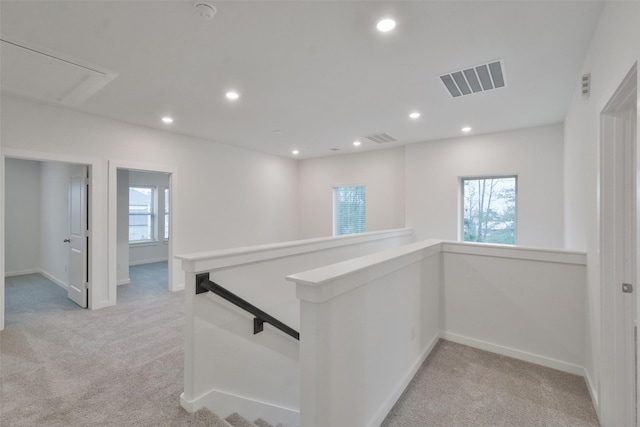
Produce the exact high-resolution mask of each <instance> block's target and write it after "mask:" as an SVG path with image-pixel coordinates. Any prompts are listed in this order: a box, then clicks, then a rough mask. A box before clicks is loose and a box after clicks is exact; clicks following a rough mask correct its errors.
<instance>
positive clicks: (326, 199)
mask: <svg viewBox="0 0 640 427" xmlns="http://www.w3.org/2000/svg"><path fill="white" fill-rule="evenodd" d="M404 162H405V160H404V147H397V148H389V149H385V150H377V151H368V152H364V153H357V154H356V153H354V154H344V155H340V156H329V157H322V158H316V159H303V160H300V161H299V166H298V200H299V207H298V209H299V211H298V218H299V221H300V225H299V235H300V238H301V239H306V238H312V237H326V236H331V235H332V234H333V187H338V186H350V185H364V186H366V203H367V210H366V230H367V231H376V230H384V229H390V228H402V227H404V222H405V219H404V216H405V201H404V193H405V190H404V188H405V182H404Z"/></svg>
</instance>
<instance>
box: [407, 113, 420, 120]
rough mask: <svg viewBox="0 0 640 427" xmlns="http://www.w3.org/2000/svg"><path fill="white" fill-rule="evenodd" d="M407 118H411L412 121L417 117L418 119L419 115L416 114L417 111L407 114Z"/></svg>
mask: <svg viewBox="0 0 640 427" xmlns="http://www.w3.org/2000/svg"><path fill="white" fill-rule="evenodd" d="M409 117H411V118H412V119H417V118H418V117H420V113H418V112H417V111H416V112H413V113H411V114H409Z"/></svg>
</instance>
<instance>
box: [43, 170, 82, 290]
mask: <svg viewBox="0 0 640 427" xmlns="http://www.w3.org/2000/svg"><path fill="white" fill-rule="evenodd" d="M73 168H74V165H71V164H67V163H59V162H43V163H42V177H41V178H42V183H41V188H42V199H41V200H42V202H41V211H40V212H38V217H39V220H40V224H41V234H40V236H39V241H40V242H41V244H40V269H41V271H42V273H43V274H44V275H45V276H47V277H48V278H49V279H51V280H53V281H54V282H56V283H58V284H59V285H62V286H68V285H69V273H68V269H69V244H68V243H65V242H64V239H68V238H69V185H70V182H71V173H72V171H73Z"/></svg>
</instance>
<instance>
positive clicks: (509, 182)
mask: <svg viewBox="0 0 640 427" xmlns="http://www.w3.org/2000/svg"><path fill="white" fill-rule="evenodd" d="M463 191H464V195H463V199H464V241H465V242H484V243H500V244H509V245H513V244H515V241H516V239H515V229H516V178H515V177H509V178H486V179H465V180H463Z"/></svg>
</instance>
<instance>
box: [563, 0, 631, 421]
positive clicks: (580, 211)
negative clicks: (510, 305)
mask: <svg viewBox="0 0 640 427" xmlns="http://www.w3.org/2000/svg"><path fill="white" fill-rule="evenodd" d="M638 22H640V3H639V2H607V3H605V6H604V9H603V12H602V16H601V18H600V21H599V24H598V28H597V30H596V33H595V34H594V37H593V40H592V42H591V45H590V47H589V49H588V51H587V55H586V57H585V62H584V64H583V67H582V70H581V72H582V73H591V83H592V84H591V95H590V97H589V99H588V100H583V99H582V97H581V94H580V92H579V85H578V82H577V81H576V85H575V91H574V95H573V100H572V103H571V105H570V107H569V110H568V112H567V116H566V119H565V156H564V159H565V163H564V169H565V194H566V199H565V224H566V230H565V235H566V245H567V247H569V248H573V249H579V250H586V252H587V259H588V261H587V266H588V270H587V281H588V293H587V302H586V304H587V315H586V319H585V321H586V324H587V332H586V333H587V337H586V341H587V342H586V346H587V352H586V353H587V354H586V357H587V359H586V361H585V366H586V369H587V372H588V375H589V380H590V386H591V388H592V391H594V392H596V393H598V390H600V383H601V380H602V373H603V370H605V369H609V368H610V367H606V366H602V360H601V357H600V353H601V343H600V336H601V333H602V330H601V328H602V324H603V322H606V321H609V320H610V319H607V318H603V317H602V313H601V301H600V296H601V292H602V290H601V285H600V266H599V264H600V259H599V223H598V221H599V212H598V177H599V157H598V150H599V148H598V147H599V146H598V144H599V126H598V123H599V120H600V117H599V114H600V112H601V111H602V109H603V108H604V106H605V104H606V102H607V101H608V100H609V99H610V97H611V95H613V93H614V91H615V90H616V88H617V87H618V85H619V84H620V83H621V81H622V79H623V78H624V77H625V75H626V74H627V73H628V72H629V70H630V69H631V67H632V66H633V64H634V62H636V61H638V59H639V58H640V25H638ZM598 397H600V399H601V398H602V396H597V395H596V399H598ZM602 421H603V423H604V422H605V421H606V420H602Z"/></svg>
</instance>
